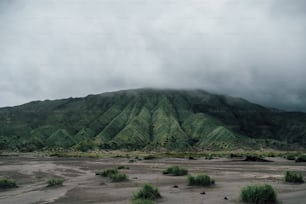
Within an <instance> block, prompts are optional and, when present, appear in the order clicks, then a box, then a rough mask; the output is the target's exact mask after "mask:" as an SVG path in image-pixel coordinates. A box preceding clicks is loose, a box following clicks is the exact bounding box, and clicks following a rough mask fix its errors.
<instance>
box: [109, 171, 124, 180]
mask: <svg viewBox="0 0 306 204" xmlns="http://www.w3.org/2000/svg"><path fill="white" fill-rule="evenodd" d="M109 178H110V179H111V181H112V182H121V181H126V180H127V176H126V174H123V173H116V174H111V175H110V176H109Z"/></svg>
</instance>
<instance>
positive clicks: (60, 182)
mask: <svg viewBox="0 0 306 204" xmlns="http://www.w3.org/2000/svg"><path fill="white" fill-rule="evenodd" d="M63 183H64V179H62V178H51V179H49V180H48V181H47V184H48V187H51V186H61V185H63Z"/></svg>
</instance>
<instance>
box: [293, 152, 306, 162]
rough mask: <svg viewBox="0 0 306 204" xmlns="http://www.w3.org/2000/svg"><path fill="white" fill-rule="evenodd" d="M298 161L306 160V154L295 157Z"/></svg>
mask: <svg viewBox="0 0 306 204" xmlns="http://www.w3.org/2000/svg"><path fill="white" fill-rule="evenodd" d="M295 161H296V162H306V154H304V155H300V156H298V157H297V158H296V159H295Z"/></svg>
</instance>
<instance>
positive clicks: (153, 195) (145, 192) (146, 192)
mask: <svg viewBox="0 0 306 204" xmlns="http://www.w3.org/2000/svg"><path fill="white" fill-rule="evenodd" d="M158 198H161V195H160V193H159V191H158V189H157V188H155V187H153V186H152V185H150V184H145V185H144V186H143V187H142V188H141V189H140V190H139V191H138V192H137V193H135V194H134V196H133V200H135V201H136V200H156V199H158Z"/></svg>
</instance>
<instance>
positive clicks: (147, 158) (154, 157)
mask: <svg viewBox="0 0 306 204" xmlns="http://www.w3.org/2000/svg"><path fill="white" fill-rule="evenodd" d="M156 158H157V157H156V156H154V155H147V156H144V157H143V159H144V160H152V159H156Z"/></svg>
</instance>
